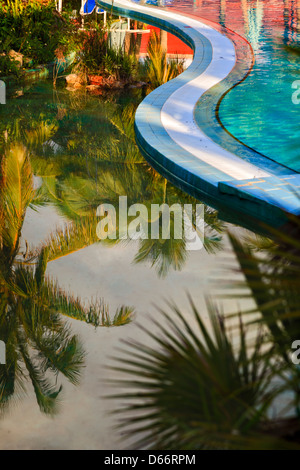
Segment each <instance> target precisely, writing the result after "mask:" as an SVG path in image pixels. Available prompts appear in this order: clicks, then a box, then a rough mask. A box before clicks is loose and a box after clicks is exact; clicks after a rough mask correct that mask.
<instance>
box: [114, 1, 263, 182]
mask: <svg viewBox="0 0 300 470" xmlns="http://www.w3.org/2000/svg"><path fill="white" fill-rule="evenodd" d="M107 3H110V2H107ZM113 6H116V7H118V6H120V7H121V8H125V9H128V13H130V10H134V11H138V12H141V13H146V14H147V15H151V16H152V17H153V18H155V11H159V16H160V18H161V17H163V18H164V19H165V20H166V21H169V22H170V23H171V24H172V20H174V21H176V22H177V23H180V24H181V26H182V29H183V28H186V27H187V28H192V29H193V30H194V31H196V32H197V33H200V35H202V36H205V37H206V39H207V40H208V41H209V42H210V43H211V46H212V51H213V56H212V60H211V62H210V64H209V65H208V67H207V68H206V70H205V71H204V72H202V73H201V74H200V75H199V76H197V77H196V78H195V79H193V80H191V81H190V82H188V83H186V84H184V85H183V86H182V87H180V88H179V89H177V90H176V91H175V92H173V93H172V94H171V95H170V96H169V97H168V98H167V99H166V101H165V103H164V105H163V107H162V109H161V113H160V116H161V123H162V126H163V128H164V129H165V131H166V132H167V133H168V135H169V136H170V137H171V139H172V140H173V141H174V142H175V143H176V144H177V145H178V146H179V147H181V148H183V149H184V150H186V151H188V152H189V153H190V154H191V155H193V156H194V157H196V159H198V160H201V161H203V162H206V163H208V164H209V165H210V166H212V167H214V168H217V169H218V170H219V171H222V172H223V173H225V174H227V175H228V176H230V177H232V178H234V179H236V180H244V179H253V178H261V177H267V176H272V175H271V173H268V172H266V171H264V170H261V169H260V168H259V167H258V166H256V165H253V164H251V163H248V162H246V161H245V160H243V159H241V158H240V157H238V156H237V155H234V154H232V153H231V152H229V151H227V150H225V149H224V148H222V147H221V146H220V145H218V144H217V143H215V142H214V141H213V140H212V139H210V137H208V136H207V135H206V134H205V133H204V132H203V131H202V130H201V129H200V128H199V127H198V125H197V124H196V121H195V119H194V109H195V107H196V104H197V102H198V100H199V99H200V97H201V96H202V95H203V94H204V93H205V92H206V91H208V90H209V89H210V88H212V87H213V86H215V85H216V84H217V83H219V82H221V81H222V80H223V79H224V78H226V77H227V75H228V74H229V73H230V72H231V71H232V69H233V67H234V65H235V63H236V55H235V48H234V45H233V43H232V42H231V40H230V39H229V38H227V37H226V36H225V35H223V34H221V33H220V32H219V31H217V30H215V29H213V28H212V27H211V26H208V25H206V24H204V23H202V22H201V21H200V20H196V19H193V18H189V17H187V16H184V15H181V14H177V13H172V12H170V11H169V10H168V11H166V10H162V9H160V8H155V9H153V8H149V7H145V6H142V5H139V4H137V3H133V2H131V1H128V0H118V1H114V2H113ZM170 20H171V21H170ZM184 31H185V33H186V34H188V29H185V30H184ZM199 47H202V46H199V45H198V44H195V55H197V51H198V53H199V54H200V52H201V51H199ZM175 80H176V79H175ZM148 106H149V105H148ZM142 107H143V102H142V103H141V105H140V108H141V109H140V113H139V116H141V111H142ZM145 113H146V111H145ZM139 131H140V133H141V135H143V130H142V129H139ZM144 138H145V140H147V138H146V137H144ZM147 141H148V142H149V139H148V140H147ZM151 144H152V143H151V141H150V142H149V145H151ZM157 150H159V149H157ZM183 166H184V165H183ZM188 171H190V172H192V173H193V172H194V171H196V168H191V169H190V168H188Z"/></svg>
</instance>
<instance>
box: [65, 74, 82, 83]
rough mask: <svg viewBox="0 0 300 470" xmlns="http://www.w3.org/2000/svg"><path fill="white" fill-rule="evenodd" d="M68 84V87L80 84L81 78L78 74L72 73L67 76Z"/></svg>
mask: <svg viewBox="0 0 300 470" xmlns="http://www.w3.org/2000/svg"><path fill="white" fill-rule="evenodd" d="M66 82H67V84H68V85H74V83H77V82H80V77H79V75H77V74H76V73H70V74H69V75H67V76H66Z"/></svg>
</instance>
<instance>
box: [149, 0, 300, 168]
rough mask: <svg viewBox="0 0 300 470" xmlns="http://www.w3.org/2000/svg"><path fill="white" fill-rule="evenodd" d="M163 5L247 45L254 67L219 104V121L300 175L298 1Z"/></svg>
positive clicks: (180, 0)
mask: <svg viewBox="0 0 300 470" xmlns="http://www.w3.org/2000/svg"><path fill="white" fill-rule="evenodd" d="M146 3H147V2H146ZM151 3H156V2H155V1H154V2H151ZM163 4H164V5H166V6H168V7H171V8H175V9H177V10H180V11H183V12H187V13H191V14H194V15H197V16H200V17H203V18H207V19H209V20H212V21H215V22H218V23H220V24H222V25H223V26H226V27H228V28H230V29H233V30H234V31H236V32H237V33H239V34H241V35H242V36H243V37H245V38H246V39H247V40H248V41H249V42H250V43H251V46H252V48H253V50H254V54H255V65H254V68H253V70H252V72H251V73H250V76H249V77H248V78H247V79H246V80H245V81H244V82H243V83H242V84H240V85H239V86H238V87H236V88H234V89H233V90H232V91H231V92H230V93H228V94H227V95H226V97H225V98H224V99H223V101H222V104H221V107H220V118H221V120H222V122H223V124H224V126H225V127H226V128H227V129H228V130H229V131H230V133H231V134H233V135H234V136H235V137H237V138H238V139H239V140H241V141H242V142H244V143H245V144H246V145H248V146H249V147H252V148H253V149H255V150H257V151H259V152H261V153H263V154H264V155H266V156H268V157H269V158H272V159H274V160H276V161H278V162H280V163H283V164H285V165H287V166H289V167H291V168H293V169H295V170H297V171H299V170H300V150H299V140H300V126H299V119H300V104H299V105H295V104H293V102H292V93H293V92H294V91H295V90H294V89H293V88H292V84H293V82H294V81H295V80H299V78H300V61H299V57H300V56H299V39H300V32H299V21H300V2H299V0H294V1H288V0H208V1H201V0H199V1H198V0H196V1H193V0H169V1H166V2H163ZM296 50H298V54H296V52H295V51H296Z"/></svg>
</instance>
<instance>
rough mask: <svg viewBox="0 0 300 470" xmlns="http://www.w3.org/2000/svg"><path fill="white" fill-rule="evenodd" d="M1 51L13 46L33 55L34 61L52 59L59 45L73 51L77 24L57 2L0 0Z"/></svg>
mask: <svg viewBox="0 0 300 470" xmlns="http://www.w3.org/2000/svg"><path fill="white" fill-rule="evenodd" d="M0 25H1V28H0V44H1V46H0V48H1V49H0V52H2V53H7V52H9V50H11V49H13V50H15V51H17V52H20V53H22V54H24V55H25V56H27V57H30V58H31V59H32V61H33V64H43V63H47V62H51V61H53V60H54V58H55V51H56V50H57V48H61V47H63V48H64V52H65V53H68V52H70V48H72V47H73V45H74V41H73V32H74V25H73V23H72V22H71V20H70V19H69V16H68V14H67V13H64V14H63V15H59V14H58V13H57V12H56V10H55V3H54V2H52V1H51V2H50V3H49V4H48V5H42V4H41V3H39V2H38V1H37V0H28V2H27V3H26V5H25V4H24V3H23V2H22V1H21V0H7V1H4V0H0Z"/></svg>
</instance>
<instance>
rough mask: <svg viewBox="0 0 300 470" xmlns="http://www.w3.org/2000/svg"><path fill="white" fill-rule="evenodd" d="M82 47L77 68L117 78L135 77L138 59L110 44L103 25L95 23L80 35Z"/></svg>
mask: <svg viewBox="0 0 300 470" xmlns="http://www.w3.org/2000/svg"><path fill="white" fill-rule="evenodd" d="M79 43H80V44H81V49H80V52H79V54H78V58H77V68H79V69H81V70H82V71H84V72H85V73H96V74H101V75H106V76H114V77H115V78H116V79H124V80H128V79H130V78H135V76H136V73H137V67H138V64H137V59H136V57H135V56H134V55H129V54H126V52H123V51H122V49H119V50H116V49H114V48H112V47H111V46H110V45H109V39H108V35H107V32H106V31H105V30H104V29H103V27H102V26H100V25H97V24H94V25H93V29H91V30H89V31H83V32H82V33H81V34H80V35H79Z"/></svg>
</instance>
